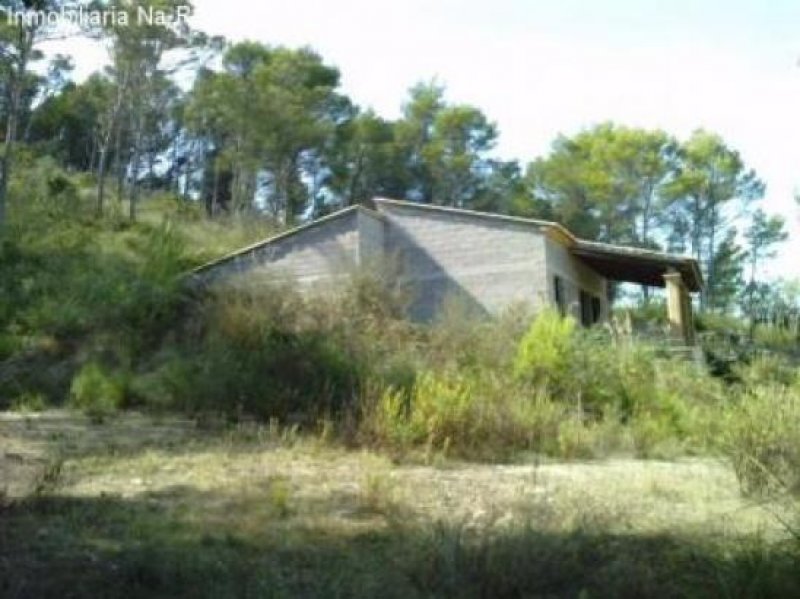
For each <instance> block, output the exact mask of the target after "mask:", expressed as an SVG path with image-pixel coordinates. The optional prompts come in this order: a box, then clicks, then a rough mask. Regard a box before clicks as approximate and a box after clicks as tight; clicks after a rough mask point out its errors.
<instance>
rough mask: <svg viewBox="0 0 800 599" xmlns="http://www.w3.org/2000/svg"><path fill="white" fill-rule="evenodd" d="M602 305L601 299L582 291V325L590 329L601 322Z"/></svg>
mask: <svg viewBox="0 0 800 599" xmlns="http://www.w3.org/2000/svg"><path fill="white" fill-rule="evenodd" d="M601 312H602V304H601V303H600V298H599V297H595V296H593V295H591V294H590V293H587V292H586V291H581V324H582V325H583V326H585V327H590V326H592V325H593V324H597V323H598V322H600V317H601V316H602V314H601Z"/></svg>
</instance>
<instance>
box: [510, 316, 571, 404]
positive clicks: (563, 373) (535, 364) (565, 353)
mask: <svg viewBox="0 0 800 599" xmlns="http://www.w3.org/2000/svg"><path fill="white" fill-rule="evenodd" d="M575 326H576V323H575V320H574V319H572V318H569V317H567V318H562V317H561V316H560V315H559V314H558V312H556V311H555V310H554V309H550V308H547V309H544V310H542V311H541V312H540V313H539V314H537V315H536V318H534V320H533V322H532V323H531V326H530V328H529V329H528V331H527V333H525V335H524V337H523V338H522V340H521V341H520V343H519V347H518V349H517V355H516V358H515V360H514V374H515V375H516V377H517V378H518V379H521V380H525V381H527V382H530V383H532V384H534V385H544V386H548V387H555V388H556V390H564V389H566V388H567V387H569V386H570V385H569V382H568V380H567V379H568V377H569V374H570V364H571V361H572V358H573V357H574V351H573V349H574V343H575Z"/></svg>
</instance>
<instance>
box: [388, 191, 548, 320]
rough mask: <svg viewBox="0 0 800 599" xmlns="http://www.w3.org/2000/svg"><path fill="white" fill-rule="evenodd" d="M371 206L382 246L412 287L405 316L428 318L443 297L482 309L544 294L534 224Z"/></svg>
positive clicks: (540, 242) (541, 246)
mask: <svg viewBox="0 0 800 599" xmlns="http://www.w3.org/2000/svg"><path fill="white" fill-rule="evenodd" d="M379 210H380V212H381V213H382V214H383V215H384V216H385V217H386V219H387V221H388V223H389V224H388V227H387V228H386V248H387V253H388V254H390V255H395V256H396V257H397V259H398V261H399V262H400V264H401V265H402V273H403V276H402V278H403V280H404V281H405V282H407V283H408V284H410V286H411V287H412V289H411V293H412V297H414V301H413V303H412V305H411V316H412V317H414V318H417V319H422V320H429V319H431V318H433V317H435V315H436V314H437V312H438V311H439V309H440V308H441V306H442V304H443V302H444V301H446V300H447V298H450V297H457V298H459V301H461V302H463V303H465V304H466V307H467V308H469V309H471V310H474V311H476V312H479V313H490V314H496V313H498V312H501V311H502V310H503V309H504V308H506V307H508V306H509V305H511V304H513V303H516V302H526V303H529V304H532V305H535V304H537V303H539V302H542V301H546V299H547V296H548V290H547V276H546V267H545V236H544V234H543V233H542V231H541V230H540V229H539V228H538V227H536V226H535V225H530V224H524V223H515V222H508V221H500V220H493V219H490V218H483V217H480V216H474V215H463V214H458V213H454V212H437V211H434V210H425V209H419V208H414V207H405V206H399V205H395V204H392V205H388V204H381V205H379Z"/></svg>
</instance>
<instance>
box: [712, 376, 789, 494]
mask: <svg viewBox="0 0 800 599" xmlns="http://www.w3.org/2000/svg"><path fill="white" fill-rule="evenodd" d="M722 443H723V448H724V449H725V450H726V451H727V453H728V455H729V456H730V458H731V461H732V463H733V468H734V471H735V472H736V476H737V478H738V479H739V484H740V486H741V488H742V490H743V492H745V493H748V494H768V493H773V492H776V491H785V490H789V491H792V492H797V491H800V392H799V391H798V390H797V389H791V388H787V387H782V386H770V387H758V388H755V389H753V390H751V391H750V392H747V393H741V394H740V395H739V397H738V399H737V402H736V404H735V405H734V406H733V407H732V408H730V410H729V411H728V412H727V413H726V414H725V422H724V427H723V432H722Z"/></svg>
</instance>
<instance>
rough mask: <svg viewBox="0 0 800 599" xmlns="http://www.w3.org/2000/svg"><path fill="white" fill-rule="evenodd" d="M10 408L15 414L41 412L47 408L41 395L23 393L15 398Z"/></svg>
mask: <svg viewBox="0 0 800 599" xmlns="http://www.w3.org/2000/svg"><path fill="white" fill-rule="evenodd" d="M10 407H11V409H12V410H14V411H15V412H41V411H42V410H44V409H45V408H46V407H47V401H46V399H45V397H44V396H43V395H42V394H41V393H35V392H25V393H23V394H22V395H20V396H18V397H15V398H14V399H13V400H12V401H11V406H10Z"/></svg>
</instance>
